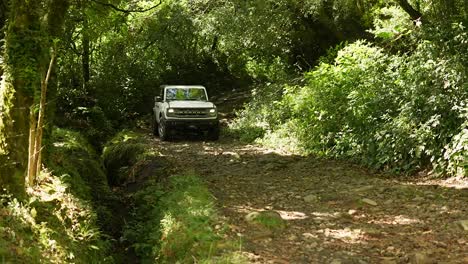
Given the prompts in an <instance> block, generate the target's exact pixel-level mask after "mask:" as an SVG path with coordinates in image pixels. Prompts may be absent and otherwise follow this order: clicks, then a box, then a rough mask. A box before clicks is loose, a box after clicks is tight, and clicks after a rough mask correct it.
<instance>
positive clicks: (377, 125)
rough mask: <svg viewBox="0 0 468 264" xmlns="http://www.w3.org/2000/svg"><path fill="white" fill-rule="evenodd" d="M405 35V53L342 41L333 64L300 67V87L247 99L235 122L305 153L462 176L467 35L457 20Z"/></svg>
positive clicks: (467, 91)
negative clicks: (410, 44)
mask: <svg viewBox="0 0 468 264" xmlns="http://www.w3.org/2000/svg"><path fill="white" fill-rule="evenodd" d="M412 34H414V38H415V39H418V38H419V39H420V40H419V41H418V42H417V45H416V46H415V48H414V50H413V51H412V52H411V53H409V54H389V53H387V52H386V51H385V50H384V49H382V48H379V47H377V46H375V45H372V44H369V43H367V42H365V41H357V42H355V43H353V44H349V45H347V46H345V47H344V48H342V49H341V50H340V51H339V52H338V55H337V57H336V58H335V60H334V61H333V63H327V60H324V61H323V62H322V63H321V64H320V65H319V66H317V67H316V68H315V69H313V70H312V71H310V72H308V73H306V74H305V77H306V81H307V84H306V85H305V86H303V87H297V86H289V87H287V86H286V87H285V89H284V91H283V92H282V99H281V100H278V99H276V100H274V101H272V100H270V98H268V97H266V98H263V97H260V99H256V100H258V101H261V103H257V102H256V101H255V100H254V101H253V103H251V104H249V105H247V107H246V108H245V110H244V112H242V114H241V115H240V116H239V118H238V120H237V123H242V124H243V125H244V126H245V125H246V124H247V125H249V124H255V122H254V121H256V122H257V124H261V125H258V126H259V127H262V128H264V129H265V130H266V131H267V133H266V135H267V136H266V137H265V139H264V140H263V142H266V143H268V144H270V145H271V144H272V143H273V142H272V139H274V138H278V135H287V136H288V137H290V138H292V139H291V140H289V142H296V143H297V145H298V147H296V149H302V150H304V151H305V152H306V153H313V154H316V155H323V156H329V157H336V158H347V159H352V160H355V161H358V162H362V163H364V164H366V165H368V166H372V167H375V168H380V169H388V170H392V171H394V172H404V173H412V172H415V171H418V170H423V169H427V168H432V169H433V171H434V172H438V173H447V174H450V175H466V173H467V172H466V163H467V161H466V157H467V153H466V131H467V129H466V124H467V114H466V111H467V110H466V109H467V103H466V102H468V85H467V78H468V77H467V76H468V71H467V68H466V65H468V55H467V53H466V52H465V51H466V43H467V42H468V34H467V33H466V30H465V27H464V25H463V24H461V23H455V24H452V25H449V26H447V25H433V26H431V27H427V28H424V29H423V30H420V31H419V32H414V33H412ZM279 106H281V107H279ZM266 109H268V110H269V111H266ZM278 109H287V110H290V112H288V114H283V113H282V112H281V111H278ZM272 116H277V117H278V119H279V120H286V121H282V124H281V122H278V120H275V118H273V119H272V118H271V117H272ZM288 117H290V118H288ZM252 120H254V121H252ZM262 122H263V123H262ZM234 124H236V123H234ZM239 127H240V128H242V126H239ZM288 134H289V135H288ZM293 138H294V139H293ZM283 141H284V140H283ZM286 141H287V140H286Z"/></svg>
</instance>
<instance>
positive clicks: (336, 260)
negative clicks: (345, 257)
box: [330, 259, 343, 264]
mask: <svg viewBox="0 0 468 264" xmlns="http://www.w3.org/2000/svg"><path fill="white" fill-rule="evenodd" d="M341 263H343V262H341V260H339V259H334V260H332V261H331V262H330V264H341Z"/></svg>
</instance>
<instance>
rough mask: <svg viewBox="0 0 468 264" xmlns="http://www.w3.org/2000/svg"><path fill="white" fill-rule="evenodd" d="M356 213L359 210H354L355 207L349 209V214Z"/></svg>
mask: <svg viewBox="0 0 468 264" xmlns="http://www.w3.org/2000/svg"><path fill="white" fill-rule="evenodd" d="M356 213H357V211H356V210H354V209H350V210H349V211H348V214H349V215H355V214H356Z"/></svg>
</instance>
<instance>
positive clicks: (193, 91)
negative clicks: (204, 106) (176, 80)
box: [166, 87, 206, 101]
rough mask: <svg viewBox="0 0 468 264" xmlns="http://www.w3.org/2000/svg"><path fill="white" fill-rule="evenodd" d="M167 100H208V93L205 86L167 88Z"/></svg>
mask: <svg viewBox="0 0 468 264" xmlns="http://www.w3.org/2000/svg"><path fill="white" fill-rule="evenodd" d="M166 100H171V101H172V100H193V101H206V93H205V89H203V88H193V87H190V88H182V87H171V88H166Z"/></svg>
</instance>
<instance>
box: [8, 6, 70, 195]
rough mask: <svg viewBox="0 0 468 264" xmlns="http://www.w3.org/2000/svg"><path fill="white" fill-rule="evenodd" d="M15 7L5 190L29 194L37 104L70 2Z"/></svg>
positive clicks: (10, 19)
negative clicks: (52, 47) (53, 43)
mask: <svg viewBox="0 0 468 264" xmlns="http://www.w3.org/2000/svg"><path fill="white" fill-rule="evenodd" d="M44 3H46V5H44ZM10 6H11V7H12V8H11V10H10V13H9V16H8V24H7V26H6V30H5V47H4V56H3V57H4V72H3V76H2V82H1V86H0V187H1V189H3V188H5V189H7V190H8V191H10V192H12V193H16V194H20V193H24V190H25V182H26V181H25V180H26V179H25V175H26V168H27V165H28V151H29V148H28V144H29V141H30V131H29V130H30V122H31V120H33V118H35V115H36V114H37V111H36V109H35V108H37V107H36V105H35V104H34V102H35V101H39V98H40V94H39V93H40V87H41V76H43V75H44V72H45V70H44V69H47V65H48V62H49V58H48V57H49V54H48V53H49V52H48V51H49V47H50V45H51V44H50V40H51V37H54V35H58V32H60V30H59V29H60V28H61V26H62V24H63V19H64V15H65V13H66V10H67V7H68V0H50V1H30V0H11V1H10ZM44 7H46V8H47V9H44ZM44 14H47V15H46V16H44ZM41 18H46V19H47V20H46V21H44V20H42V21H41ZM43 21H44V22H47V23H42V22H43ZM44 27H46V28H45V29H44ZM35 98H36V100H35ZM33 123H34V122H33ZM32 133H33V134H34V133H35V131H32ZM0 191H1V190H0Z"/></svg>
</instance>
